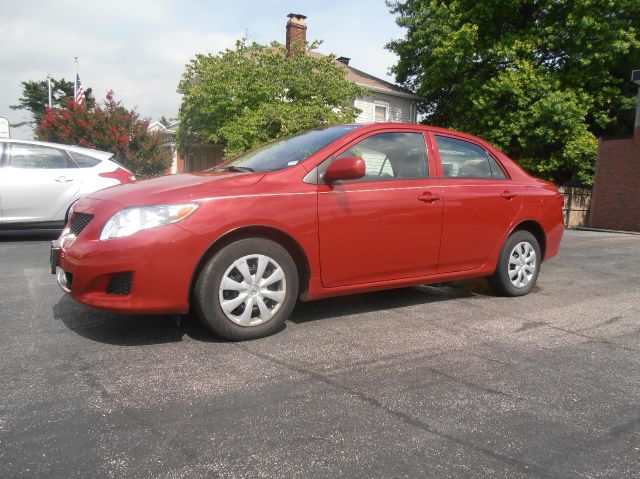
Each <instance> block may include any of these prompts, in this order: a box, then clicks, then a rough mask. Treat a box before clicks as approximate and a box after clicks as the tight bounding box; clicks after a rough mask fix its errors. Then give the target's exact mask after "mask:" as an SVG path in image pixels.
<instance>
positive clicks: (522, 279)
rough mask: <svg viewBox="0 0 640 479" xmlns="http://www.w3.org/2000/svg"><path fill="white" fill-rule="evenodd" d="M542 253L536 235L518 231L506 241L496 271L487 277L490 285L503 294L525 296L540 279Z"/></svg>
mask: <svg viewBox="0 0 640 479" xmlns="http://www.w3.org/2000/svg"><path fill="white" fill-rule="evenodd" d="M541 262H542V255H541V253H540V245H539V244H538V240H537V239H536V237H535V236H533V235H532V234H531V233H529V232H528V231H523V230H520V231H516V232H514V233H513V234H512V235H511V236H509V238H507V241H505V243H504V246H503V247H502V251H500V257H499V259H498V265H497V267H496V272H495V273H494V274H493V275H492V276H490V277H489V278H487V281H488V283H489V286H491V289H493V291H495V292H496V293H497V294H499V295H502V296H523V295H525V294H527V293H528V292H529V291H531V288H533V286H534V285H535V283H536V280H537V279H538V273H539V271H540V263H541Z"/></svg>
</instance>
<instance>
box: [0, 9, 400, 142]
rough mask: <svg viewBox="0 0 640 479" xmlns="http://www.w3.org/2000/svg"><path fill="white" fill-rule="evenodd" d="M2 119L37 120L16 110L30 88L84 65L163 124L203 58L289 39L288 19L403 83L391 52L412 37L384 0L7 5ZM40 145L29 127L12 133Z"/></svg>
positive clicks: (0, 57)
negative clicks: (244, 43)
mask: <svg viewBox="0 0 640 479" xmlns="http://www.w3.org/2000/svg"><path fill="white" fill-rule="evenodd" d="M3 4H4V8H2V15H1V16H0V32H2V40H1V41H0V42H1V44H2V47H1V48H0V65H2V70H1V73H0V92H2V93H1V94H0V117H2V116H4V117H6V118H8V119H9V121H10V122H11V123H15V122H18V121H23V120H26V119H28V118H29V113H28V112H27V111H25V110H17V111H15V110H10V109H9V105H14V104H17V103H18V98H20V96H21V93H22V87H21V84H20V83H21V82H22V81H26V80H44V79H46V76H47V74H51V75H52V76H53V77H54V78H65V79H67V80H69V81H72V80H73V77H74V74H75V72H74V68H75V67H74V57H75V56H77V57H78V62H79V72H80V78H81V80H82V84H83V86H84V88H85V89H86V88H88V87H91V88H93V92H94V95H95V96H96V98H98V99H101V98H104V95H105V94H106V92H107V91H108V90H111V89H112V90H114V92H115V96H116V99H117V100H121V101H122V104H123V105H124V106H126V107H128V108H133V107H135V108H136V111H138V113H140V115H141V116H142V117H146V118H151V120H157V119H158V118H160V116H162V115H164V116H165V117H167V118H171V117H175V116H177V113H178V109H179V107H180V95H179V94H178V93H177V92H176V87H177V84H178V82H179V80H180V77H181V75H182V73H183V71H184V66H185V64H186V63H188V62H189V60H190V59H191V58H193V57H194V55H195V54H196V53H214V54H215V53H218V52H219V51H221V50H224V49H225V48H229V47H232V46H233V45H234V43H235V41H236V40H237V39H239V38H241V37H243V36H244V35H248V36H249V38H251V39H252V40H254V41H256V42H258V43H263V44H267V43H270V42H271V41H274V40H276V41H279V42H282V43H284V41H285V26H286V22H287V14H289V13H300V14H303V15H306V16H307V39H308V40H322V41H323V43H322V45H321V46H320V47H319V48H318V50H317V51H319V52H321V53H335V54H336V55H337V56H345V57H349V58H351V63H350V65H352V66H354V67H355V68H358V69H360V70H363V71H365V72H367V73H370V74H372V75H375V76H378V77H380V78H384V79H386V80H388V81H393V77H392V76H391V75H389V68H390V67H391V66H393V65H394V64H395V63H396V56H395V55H394V54H393V53H391V52H389V51H388V50H386V49H385V44H386V43H387V42H389V41H390V40H392V39H396V38H401V37H402V36H403V35H404V32H403V30H402V29H400V28H399V27H398V26H397V25H396V24H395V18H394V16H393V15H392V14H391V13H390V12H389V9H388V7H387V6H386V5H385V2H384V0H350V1H345V0H342V1H338V0H320V1H318V0H315V1H311V0H298V1H288V0H263V1H249V0H234V1H230V0H227V1H215V0H203V1H196V0H126V1H125V0H109V1H106V0H103V1H91V0H85V1H75V0H56V1H42V0H40V1H35V0H20V1H10V0H0V5H3ZM11 136H12V137H14V138H22V139H24V138H31V137H32V136H33V131H32V129H31V128H29V127H23V128H20V129H17V128H12V130H11Z"/></svg>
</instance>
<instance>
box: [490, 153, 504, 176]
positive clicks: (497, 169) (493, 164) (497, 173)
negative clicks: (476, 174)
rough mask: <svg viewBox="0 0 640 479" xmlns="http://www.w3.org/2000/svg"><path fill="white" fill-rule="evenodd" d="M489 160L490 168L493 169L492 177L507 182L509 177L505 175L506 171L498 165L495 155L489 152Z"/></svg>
mask: <svg viewBox="0 0 640 479" xmlns="http://www.w3.org/2000/svg"><path fill="white" fill-rule="evenodd" d="M487 158H489V167H490V168H491V176H492V177H493V178H494V179H496V180H506V179H507V175H506V174H505V172H504V170H503V169H502V167H501V166H500V163H498V160H496V159H495V158H494V157H493V155H492V154H491V153H488V152H487Z"/></svg>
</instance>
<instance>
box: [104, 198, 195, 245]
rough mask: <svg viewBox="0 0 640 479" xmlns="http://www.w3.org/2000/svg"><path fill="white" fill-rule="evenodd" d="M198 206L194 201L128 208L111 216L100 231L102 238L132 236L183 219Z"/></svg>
mask: <svg viewBox="0 0 640 479" xmlns="http://www.w3.org/2000/svg"><path fill="white" fill-rule="evenodd" d="M197 208H198V205H196V204H193V203H185V204H179V205H154V206H137V207H134V208H126V209H124V210H122V211H119V212H117V213H116V214H115V215H113V216H112V217H111V219H110V220H109V221H107V224H106V225H104V228H102V233H100V239H101V240H109V239H113V238H122V237H124V236H131V235H132V234H134V233H137V232H138V231H141V230H146V229H149V228H155V227H156V226H164V225H168V224H171V223H177V222H178V221H182V220H183V219H185V218H186V217H187V216H189V215H190V214H191V213H193V212H194V211H195V210H196V209H197Z"/></svg>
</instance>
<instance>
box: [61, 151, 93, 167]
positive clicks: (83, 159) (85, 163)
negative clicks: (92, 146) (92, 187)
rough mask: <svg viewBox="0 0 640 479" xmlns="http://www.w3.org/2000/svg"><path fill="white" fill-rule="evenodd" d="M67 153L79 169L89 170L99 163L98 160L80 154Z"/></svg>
mask: <svg viewBox="0 0 640 479" xmlns="http://www.w3.org/2000/svg"><path fill="white" fill-rule="evenodd" d="M68 153H69V154H70V155H71V157H72V158H73V159H74V160H75V162H76V163H77V164H78V166H79V167H80V168H91V167H92V166H96V165H97V164H98V163H100V160H98V159H97V158H94V157H92V156H89V155H83V154H82V153H77V152H75V151H69V152H68Z"/></svg>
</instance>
